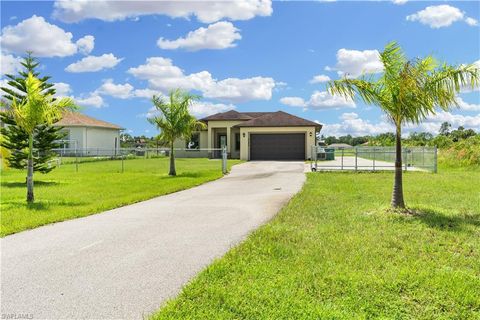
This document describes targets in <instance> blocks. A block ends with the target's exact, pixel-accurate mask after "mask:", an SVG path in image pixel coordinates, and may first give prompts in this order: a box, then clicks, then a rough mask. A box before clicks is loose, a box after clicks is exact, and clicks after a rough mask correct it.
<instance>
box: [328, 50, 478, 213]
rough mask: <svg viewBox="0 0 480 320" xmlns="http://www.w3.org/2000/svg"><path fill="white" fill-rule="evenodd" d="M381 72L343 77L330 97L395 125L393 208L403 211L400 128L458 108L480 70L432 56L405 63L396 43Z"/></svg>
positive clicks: (385, 52) (333, 83) (384, 57)
mask: <svg viewBox="0 0 480 320" xmlns="http://www.w3.org/2000/svg"><path fill="white" fill-rule="evenodd" d="M380 60H381V61H382V63H383V67H384V71H383V73H382V74H381V75H380V76H377V77H375V76H362V77H360V78H358V79H352V78H349V77H348V76H345V77H344V78H343V79H341V80H335V81H331V82H330V83H329V85H328V86H329V90H330V92H331V93H332V94H337V95H340V96H343V97H344V98H348V99H354V98H355V97H357V96H358V97H360V99H361V100H363V101H364V102H365V103H366V104H372V105H376V106H378V107H380V108H381V109H382V111H383V112H384V113H385V114H386V115H387V117H388V119H389V120H390V121H391V122H392V123H393V124H394V125H395V128H396V135H395V146H396V148H395V153H396V159H395V181H394V186H393V194H392V207H393V208H396V209H405V202H404V199H403V186H402V140H401V137H402V125H405V124H407V123H413V124H418V123H420V122H421V121H423V120H424V119H425V118H426V117H427V116H428V115H431V114H435V109H436V108H437V107H438V108H440V109H442V110H448V109H449V108H450V107H452V106H458V102H457V93H458V92H460V90H461V88H462V87H465V86H471V87H472V88H473V87H476V86H478V85H479V78H480V70H479V69H478V68H477V67H475V66H474V65H460V66H450V65H447V64H445V63H444V64H441V65H440V64H439V63H438V62H437V61H436V60H435V59H434V58H433V57H432V56H427V57H425V58H416V59H413V60H407V58H405V55H404V53H403V51H402V49H401V48H400V46H399V45H398V44H397V43H396V42H391V43H389V44H387V45H386V46H385V49H384V50H383V52H382V53H380Z"/></svg>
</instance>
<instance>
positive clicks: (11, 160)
mask: <svg viewBox="0 0 480 320" xmlns="http://www.w3.org/2000/svg"><path fill="white" fill-rule="evenodd" d="M21 64H22V66H23V67H24V68H25V69H24V70H23V71H20V72H19V74H18V75H9V74H7V75H5V77H6V78H7V79H8V81H7V84H8V86H4V87H2V88H1V91H3V92H2V93H3V94H2V98H3V99H4V101H3V103H4V105H7V106H8V105H10V104H11V103H12V102H13V99H17V101H20V100H22V99H24V98H25V97H26V94H27V92H26V79H27V77H28V75H29V73H31V74H32V75H33V76H34V77H36V78H38V80H39V81H40V82H41V85H40V88H41V91H42V93H44V94H49V95H52V96H53V95H54V94H55V89H54V88H53V84H52V83H49V82H48V81H49V79H50V77H48V76H45V77H40V76H39V75H40V73H39V72H37V71H36V69H37V67H38V66H39V62H38V61H37V60H36V59H35V58H34V57H33V56H32V55H31V53H27V55H26V56H25V57H24V58H23V61H22V62H21ZM0 121H1V122H2V123H4V124H6V126H4V127H2V128H1V129H0V133H1V134H2V136H3V139H2V140H1V141H0V145H1V146H2V148H5V149H6V150H8V153H6V157H5V162H6V163H7V164H8V166H9V167H11V168H15V169H26V168H27V158H28V153H27V152H26V150H27V147H28V143H29V142H28V134H27V133H26V132H25V131H24V130H23V129H22V128H20V127H19V126H17V124H16V123H15V119H14V118H13V117H12V116H11V114H10V113H8V112H5V110H2V111H0ZM60 130H62V127H53V126H50V125H40V126H38V127H36V128H35V131H34V137H33V147H34V149H35V150H37V151H38V152H36V153H35V154H34V168H33V170H34V171H38V172H41V173H48V172H50V171H51V170H53V168H54V166H50V165H49V161H50V160H51V159H52V158H53V157H54V156H55V153H54V152H53V149H55V148H59V147H60V145H59V144H58V141H59V140H61V139H63V138H64V137H65V135H64V134H62V133H61V131H60Z"/></svg>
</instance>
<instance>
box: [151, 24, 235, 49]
mask: <svg viewBox="0 0 480 320" xmlns="http://www.w3.org/2000/svg"><path fill="white" fill-rule="evenodd" d="M238 31H239V30H238V29H237V28H235V26H234V25H233V24H232V23H231V22H226V21H221V22H217V23H214V24H211V25H209V26H208V27H207V28H203V27H201V28H198V29H197V30H195V31H191V32H189V33H188V34H187V36H186V37H184V38H178V39H176V40H166V39H164V38H160V39H158V41H157V45H158V46H159V47H160V48H162V49H169V50H172V49H179V48H181V49H186V50H189V51H197V50H202V49H226V48H231V47H235V46H236V43H234V42H235V40H239V39H241V38H242V36H241V35H240V33H239V32H238Z"/></svg>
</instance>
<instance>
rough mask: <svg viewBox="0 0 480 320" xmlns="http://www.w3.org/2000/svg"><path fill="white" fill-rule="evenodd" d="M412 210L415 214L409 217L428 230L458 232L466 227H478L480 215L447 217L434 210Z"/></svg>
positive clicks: (470, 214)
mask: <svg viewBox="0 0 480 320" xmlns="http://www.w3.org/2000/svg"><path fill="white" fill-rule="evenodd" d="M414 210H415V214H413V215H412V216H411V217H412V218H414V219H415V220H418V221H420V222H422V223H424V224H426V225H427V226H429V227H430V228H434V229H439V230H446V231H458V230H462V229H464V228H465V227H466V226H474V227H480V214H477V213H459V214H457V215H454V216H453V215H452V216H448V215H445V214H443V213H441V212H439V211H436V210H434V209H422V208H417V209H414Z"/></svg>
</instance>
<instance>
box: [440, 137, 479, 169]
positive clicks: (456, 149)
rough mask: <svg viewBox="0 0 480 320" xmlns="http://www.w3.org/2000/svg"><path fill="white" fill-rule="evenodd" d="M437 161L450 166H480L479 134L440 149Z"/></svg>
mask: <svg viewBox="0 0 480 320" xmlns="http://www.w3.org/2000/svg"><path fill="white" fill-rule="evenodd" d="M439 161H440V162H441V163H443V164H445V165H447V166H450V167H461V166H480V135H476V136H472V137H469V138H467V139H465V140H461V141H459V142H457V143H454V144H452V145H450V146H449V147H447V148H444V149H442V150H441V151H440V157H439Z"/></svg>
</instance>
